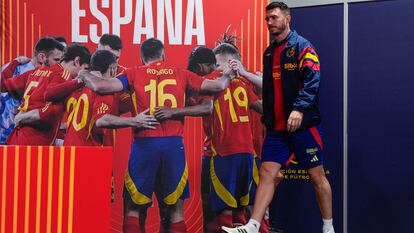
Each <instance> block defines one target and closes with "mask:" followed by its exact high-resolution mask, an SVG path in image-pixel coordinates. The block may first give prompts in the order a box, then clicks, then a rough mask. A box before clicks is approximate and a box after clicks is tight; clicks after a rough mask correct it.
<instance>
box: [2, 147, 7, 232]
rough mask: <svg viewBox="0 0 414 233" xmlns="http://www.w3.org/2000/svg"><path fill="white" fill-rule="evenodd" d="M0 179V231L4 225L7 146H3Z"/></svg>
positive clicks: (3, 228) (3, 229)
mask: <svg viewBox="0 0 414 233" xmlns="http://www.w3.org/2000/svg"><path fill="white" fill-rule="evenodd" d="M2 178H3V179H2V181H1V233H6V232H5V227H6V182H7V179H6V178H7V147H3V174H2Z"/></svg>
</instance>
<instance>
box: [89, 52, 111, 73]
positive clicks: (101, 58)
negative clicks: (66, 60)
mask: <svg viewBox="0 0 414 233" xmlns="http://www.w3.org/2000/svg"><path fill="white" fill-rule="evenodd" d="M116 60H117V58H116V56H115V54H114V53H112V52H110V51H107V50H97V51H96V52H95V53H94V54H93V55H92V58H91V68H92V70H93V71H99V72H101V74H105V73H106V72H107V71H108V69H109V66H111V65H112V64H114V63H116V62H117V61H116Z"/></svg>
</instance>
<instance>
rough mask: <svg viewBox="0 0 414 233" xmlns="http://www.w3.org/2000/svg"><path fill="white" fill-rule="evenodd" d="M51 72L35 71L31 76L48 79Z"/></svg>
mask: <svg viewBox="0 0 414 233" xmlns="http://www.w3.org/2000/svg"><path fill="white" fill-rule="evenodd" d="M51 73H52V71H50V70H36V71H35V72H34V73H33V75H34V76H38V77H46V78H47V77H49V76H50V74H51Z"/></svg>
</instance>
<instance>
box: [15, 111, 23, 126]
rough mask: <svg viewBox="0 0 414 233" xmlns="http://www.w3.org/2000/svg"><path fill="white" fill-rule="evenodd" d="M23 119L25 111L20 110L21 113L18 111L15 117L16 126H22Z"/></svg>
mask: <svg viewBox="0 0 414 233" xmlns="http://www.w3.org/2000/svg"><path fill="white" fill-rule="evenodd" d="M23 119H24V113H23V112H22V111H19V113H17V115H16V116H15V117H14V124H15V127H18V126H21V124H22V120H23Z"/></svg>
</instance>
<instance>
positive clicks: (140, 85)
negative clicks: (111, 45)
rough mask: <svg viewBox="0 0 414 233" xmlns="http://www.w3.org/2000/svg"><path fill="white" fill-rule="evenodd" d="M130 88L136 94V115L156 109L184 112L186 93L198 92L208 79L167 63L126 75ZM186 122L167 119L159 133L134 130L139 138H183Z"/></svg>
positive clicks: (141, 67)
mask: <svg viewBox="0 0 414 233" xmlns="http://www.w3.org/2000/svg"><path fill="white" fill-rule="evenodd" d="M126 74H127V78H128V84H129V86H130V88H131V89H132V91H133V94H132V101H133V104H134V107H135V112H136V113H140V112H142V111H144V110H146V109H148V108H149V109H150V114H153V112H154V109H155V108H156V107H164V106H166V107H171V108H182V107H184V106H185V102H186V101H185V98H186V97H185V93H186V91H191V90H192V91H195V92H198V91H199V90H200V88H201V84H202V83H203V81H204V79H203V78H202V77H200V76H198V75H196V74H194V73H192V72H190V71H187V70H184V69H180V68H176V67H173V66H169V65H166V64H165V63H163V62H157V63H153V64H150V65H147V66H139V67H134V68H131V69H129V70H127V72H126ZM183 123H184V118H182V119H179V120H177V119H167V120H164V121H162V122H161V124H159V125H157V126H156V127H157V128H156V129H155V130H134V136H135V137H166V136H183V128H184V125H183Z"/></svg>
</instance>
